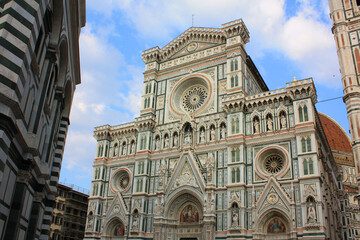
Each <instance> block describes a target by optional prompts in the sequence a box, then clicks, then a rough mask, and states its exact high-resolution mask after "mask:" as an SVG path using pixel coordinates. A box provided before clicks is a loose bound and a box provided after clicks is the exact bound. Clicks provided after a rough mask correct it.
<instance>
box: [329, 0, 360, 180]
mask: <svg viewBox="0 0 360 240" xmlns="http://www.w3.org/2000/svg"><path fill="white" fill-rule="evenodd" d="M329 5H330V18H331V21H332V23H333V27H332V32H333V34H334V39H335V43H336V49H337V54H338V58H339V65H340V73H341V82H342V85H343V88H344V98H343V100H344V102H345V104H346V110H347V114H348V119H349V126H350V134H351V146H352V151H353V156H354V162H355V165H356V168H355V169H356V174H357V178H358V181H359V180H360V107H359V106H360V42H359V37H360V35H359V34H360V32H359V30H360V24H359V19H360V1H359V0H329Z"/></svg>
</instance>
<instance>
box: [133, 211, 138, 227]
mask: <svg viewBox="0 0 360 240" xmlns="http://www.w3.org/2000/svg"><path fill="white" fill-rule="evenodd" d="M138 217H139V216H138V214H137V213H135V214H134V215H133V224H132V228H133V229H138V228H139V223H138Z"/></svg>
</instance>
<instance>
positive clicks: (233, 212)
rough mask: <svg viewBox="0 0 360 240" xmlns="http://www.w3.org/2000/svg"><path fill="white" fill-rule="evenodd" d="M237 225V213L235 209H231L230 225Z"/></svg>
mask: <svg viewBox="0 0 360 240" xmlns="http://www.w3.org/2000/svg"><path fill="white" fill-rule="evenodd" d="M237 226H239V213H238V211H237V209H235V210H233V211H232V216H231V227H237Z"/></svg>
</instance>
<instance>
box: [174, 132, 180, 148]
mask: <svg viewBox="0 0 360 240" xmlns="http://www.w3.org/2000/svg"><path fill="white" fill-rule="evenodd" d="M178 141H179V139H178V135H177V134H176V135H174V147H177V146H178Z"/></svg>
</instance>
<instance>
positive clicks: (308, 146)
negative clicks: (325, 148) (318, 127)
mask: <svg viewBox="0 0 360 240" xmlns="http://www.w3.org/2000/svg"><path fill="white" fill-rule="evenodd" d="M306 145H307V151H308V152H311V138H310V137H308V138H307V139H306Z"/></svg>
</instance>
